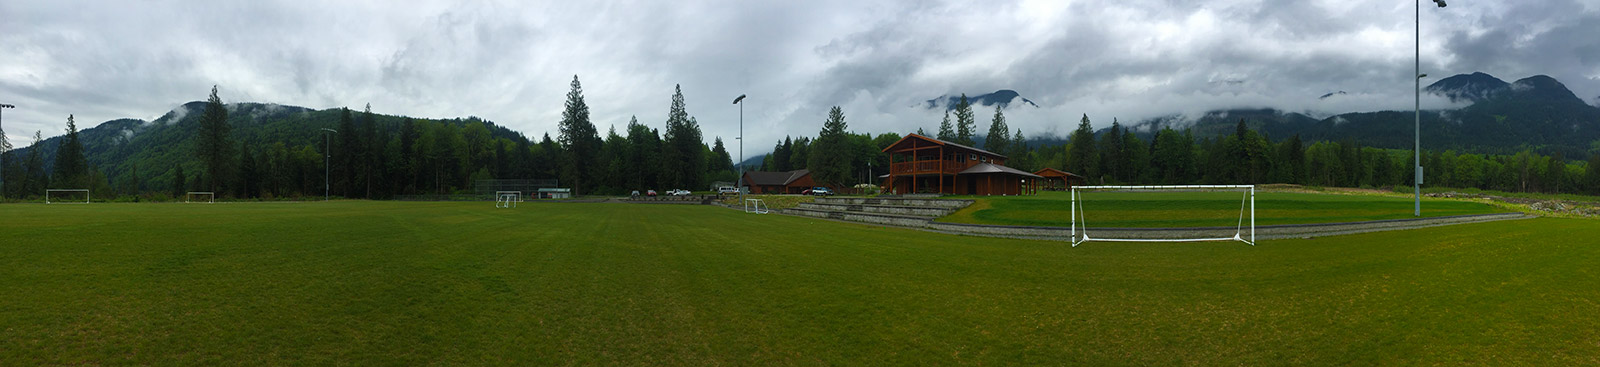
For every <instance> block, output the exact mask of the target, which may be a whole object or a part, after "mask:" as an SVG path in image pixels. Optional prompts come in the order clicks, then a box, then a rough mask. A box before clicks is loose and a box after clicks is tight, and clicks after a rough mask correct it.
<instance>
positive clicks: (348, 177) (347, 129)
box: [331, 108, 444, 197]
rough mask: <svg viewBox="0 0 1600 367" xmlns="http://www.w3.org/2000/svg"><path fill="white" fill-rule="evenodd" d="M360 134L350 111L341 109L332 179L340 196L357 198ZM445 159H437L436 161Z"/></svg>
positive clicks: (439, 177) (437, 181)
mask: <svg viewBox="0 0 1600 367" xmlns="http://www.w3.org/2000/svg"><path fill="white" fill-rule="evenodd" d="M358 134H359V132H357V131H356V121H355V119H354V118H351V117H350V109H349V108H340V109H339V133H338V134H336V135H337V136H338V138H337V139H338V141H339V147H338V148H335V149H334V150H333V162H334V164H333V168H336V169H335V170H333V172H334V174H333V177H332V178H331V179H332V180H333V182H334V187H338V188H339V190H335V191H334V192H337V193H339V195H340V196H344V197H353V196H355V192H356V182H357V181H356V166H357V164H358V163H357V162H359V160H358V159H357V157H356V152H358V151H360V147H358V146H357V144H359V141H357V139H356V137H357V135H358ZM435 138H436V139H438V138H444V137H442V136H435ZM443 158H444V157H436V158H435V161H437V160H441V159H443ZM436 163H437V162H436ZM434 178H435V179H443V178H444V177H442V176H436V177H434ZM440 182H443V181H442V180H436V181H435V183H440Z"/></svg>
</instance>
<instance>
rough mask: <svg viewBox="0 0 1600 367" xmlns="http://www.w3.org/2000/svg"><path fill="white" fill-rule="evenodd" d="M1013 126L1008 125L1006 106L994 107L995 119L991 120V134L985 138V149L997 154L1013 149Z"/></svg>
mask: <svg viewBox="0 0 1600 367" xmlns="http://www.w3.org/2000/svg"><path fill="white" fill-rule="evenodd" d="M1010 133H1011V128H1010V127H1007V126H1006V114H1005V107H1001V106H995V107H994V119H993V120H991V121H990V122H989V136H988V137H986V138H984V139H983V149H984V150H987V151H990V152H994V153H996V154H1006V152H1009V151H1011V150H1010V149H1011V134H1010Z"/></svg>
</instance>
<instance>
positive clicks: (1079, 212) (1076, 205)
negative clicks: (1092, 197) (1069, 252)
mask: <svg viewBox="0 0 1600 367" xmlns="http://www.w3.org/2000/svg"><path fill="white" fill-rule="evenodd" d="M1182 189H1201V190H1217V189H1228V190H1240V191H1242V192H1243V194H1244V195H1243V196H1244V197H1242V198H1240V202H1239V221H1238V223H1237V224H1236V225H1235V226H1234V233H1233V237H1209V238H1091V237H1089V225H1088V221H1087V216H1086V215H1085V212H1084V210H1083V200H1082V196H1081V193H1079V190H1082V191H1090V190H1182ZM1068 195H1070V196H1069V197H1070V200H1071V209H1070V210H1069V212H1070V215H1071V216H1072V228H1071V235H1072V247H1078V245H1079V244H1082V243H1084V242H1088V241H1102V242H1216V241H1239V242H1244V243H1246V244H1249V245H1251V246H1255V245H1256V186H1255V185H1143V186H1128V185H1122V186H1115V185H1105V186H1073V187H1072V190H1071V191H1070V192H1069V194H1068ZM1246 206H1248V207H1249V208H1250V212H1249V213H1250V227H1249V229H1250V237H1249V238H1248V239H1247V238H1245V236H1244V229H1245V227H1244V224H1245V223H1244V215H1245V208H1246ZM1080 222H1082V223H1083V224H1084V225H1083V231H1082V232H1083V235H1082V237H1081V238H1080V237H1079V235H1078V232H1079V230H1078V223H1080Z"/></svg>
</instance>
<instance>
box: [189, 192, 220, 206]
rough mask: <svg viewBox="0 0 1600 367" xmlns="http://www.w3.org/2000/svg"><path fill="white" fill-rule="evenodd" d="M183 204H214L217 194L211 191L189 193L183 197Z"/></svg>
mask: <svg viewBox="0 0 1600 367" xmlns="http://www.w3.org/2000/svg"><path fill="white" fill-rule="evenodd" d="M183 202H185V203H206V204H215V203H216V202H217V194H216V193H214V192H211V191H190V192H188V193H186V194H184V195H183Z"/></svg>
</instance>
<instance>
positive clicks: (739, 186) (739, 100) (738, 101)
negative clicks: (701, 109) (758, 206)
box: [733, 94, 744, 205]
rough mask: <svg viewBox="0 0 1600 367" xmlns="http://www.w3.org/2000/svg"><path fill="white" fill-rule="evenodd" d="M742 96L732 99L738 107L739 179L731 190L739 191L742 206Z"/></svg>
mask: <svg viewBox="0 0 1600 367" xmlns="http://www.w3.org/2000/svg"><path fill="white" fill-rule="evenodd" d="M743 102H744V95H743V94H740V95H739V98H734V99H733V104H736V105H739V138H738V139H739V164H737V166H739V179H738V180H735V181H734V182H737V183H736V184H734V187H733V189H734V190H739V204H740V205H743V204H744V103H743Z"/></svg>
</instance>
